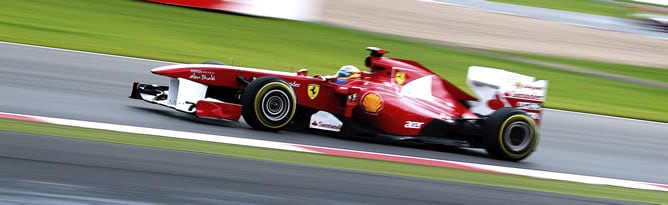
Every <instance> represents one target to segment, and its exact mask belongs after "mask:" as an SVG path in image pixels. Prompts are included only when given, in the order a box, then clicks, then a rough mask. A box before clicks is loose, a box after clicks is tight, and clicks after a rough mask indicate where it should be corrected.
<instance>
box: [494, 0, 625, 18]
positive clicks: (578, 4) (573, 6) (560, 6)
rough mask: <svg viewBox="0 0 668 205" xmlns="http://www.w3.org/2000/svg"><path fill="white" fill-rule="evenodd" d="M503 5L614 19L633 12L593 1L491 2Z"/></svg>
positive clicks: (519, 0)
mask: <svg viewBox="0 0 668 205" xmlns="http://www.w3.org/2000/svg"><path fill="white" fill-rule="evenodd" d="M490 1H496V2H501V3H509V4H518V5H524V6H533V7H541V8H548V9H557V10H564V11H573V12H580V13H588V14H596V15H603V16H613V17H628V16H629V14H630V13H631V10H629V9H628V8H625V7H624V6H622V5H617V4H612V3H605V2H597V1H591V0H490Z"/></svg>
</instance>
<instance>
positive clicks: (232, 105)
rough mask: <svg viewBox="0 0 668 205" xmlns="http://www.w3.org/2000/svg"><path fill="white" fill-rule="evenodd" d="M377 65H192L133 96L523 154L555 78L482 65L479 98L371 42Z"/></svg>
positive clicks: (211, 111)
mask: <svg viewBox="0 0 668 205" xmlns="http://www.w3.org/2000/svg"><path fill="white" fill-rule="evenodd" d="M367 50H369V51H370V52H371V54H370V55H369V56H368V57H367V58H366V59H365V65H366V66H367V67H368V68H369V69H370V71H364V72H361V73H358V78H351V79H348V80H347V81H345V82H340V81H339V80H337V79H336V78H329V77H322V76H309V75H308V74H307V72H308V71H307V70H305V69H302V70H299V71H298V72H280V71H272V70H261V69H256V68H246V67H236V66H228V65H223V64H211V63H205V64H182V65H170V66H164V67H159V68H155V69H153V70H151V72H152V73H154V74H158V75H163V76H166V77H169V78H171V80H170V82H169V86H160V85H153V84H141V83H134V84H133V89H132V94H131V96H130V98H134V99H141V100H144V101H147V102H151V103H155V104H159V105H163V106H167V107H170V108H173V109H176V110H179V111H182V112H186V113H191V114H193V115H195V116H198V117H206V118H216V119H225V120H239V119H240V118H241V117H242V116H243V119H244V121H245V122H246V123H247V124H248V125H250V126H251V127H252V128H254V129H258V130H267V131H278V130H281V129H283V128H285V127H286V126H288V125H290V124H294V123H303V124H304V127H308V128H309V129H317V130H325V131H328V132H334V133H341V134H345V135H366V136H373V137H382V138H389V139H393V140H405V141H413V142H423V143H427V144H441V145H447V146H456V147H472V148H484V149H486V150H487V152H488V153H489V154H490V155H491V156H493V157H495V158H498V159H504V160H511V161H518V160H521V159H524V158H526V157H527V156H529V154H531V152H533V151H534V149H535V147H536V145H537V143H538V134H539V132H538V129H539V126H538V125H539V124H540V119H541V109H542V108H541V107H542V104H543V102H544V99H545V92H546V88H547V82H546V81H544V80H540V81H535V79H534V78H533V77H530V76H525V75H520V74H516V73H512V72H508V71H504V70H500V69H494V68H485V67H478V66H472V67H470V68H469V71H468V81H467V83H468V85H469V86H470V87H471V89H472V90H473V91H474V92H475V93H476V95H478V97H479V98H475V97H473V96H471V95H469V94H467V93H466V92H465V91H462V90H461V89H459V88H457V87H455V86H454V85H453V84H451V83H450V82H448V81H446V80H444V79H443V78H441V77H439V76H438V75H436V74H435V73H433V72H432V71H430V70H429V69H427V68H425V67H424V66H422V65H420V64H419V63H417V62H414V61H410V60H403V59H396V58H387V57H383V55H384V54H386V53H387V51H386V50H384V49H381V48H375V47H369V48H367Z"/></svg>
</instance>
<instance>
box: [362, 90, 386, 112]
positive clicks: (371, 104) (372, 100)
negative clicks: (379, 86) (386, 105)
mask: <svg viewBox="0 0 668 205" xmlns="http://www.w3.org/2000/svg"><path fill="white" fill-rule="evenodd" d="M382 108H383V98H381V97H380V95H378V94H376V93H367V94H365V95H364V97H362V109H364V111H366V112H368V113H374V114H375V113H378V111H380V109H382Z"/></svg>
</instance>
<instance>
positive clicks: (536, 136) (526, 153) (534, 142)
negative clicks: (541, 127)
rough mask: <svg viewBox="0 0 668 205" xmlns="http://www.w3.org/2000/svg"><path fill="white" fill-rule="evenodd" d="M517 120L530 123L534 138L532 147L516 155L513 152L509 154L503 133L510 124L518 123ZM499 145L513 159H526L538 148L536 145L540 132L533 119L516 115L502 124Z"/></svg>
mask: <svg viewBox="0 0 668 205" xmlns="http://www.w3.org/2000/svg"><path fill="white" fill-rule="evenodd" d="M516 119H519V120H522V121H525V122H528V123H529V125H530V126H531V137H532V138H533V139H532V141H531V144H530V145H529V146H530V147H529V148H528V149H526V151H524V152H521V153H519V154H515V153H512V152H509V151H508V149H507V148H506V146H505V144H504V142H503V133H504V131H505V129H506V125H508V123H510V122H514V121H516ZM499 143H500V147H501V150H502V151H503V153H506V154H507V155H508V156H510V157H513V158H521V157H525V156H526V155H528V154H529V153H531V151H532V150H534V148H535V147H536V144H538V131H537V130H536V124H535V123H534V121H533V119H531V118H530V117H529V116H526V115H522V114H514V115H511V116H510V117H508V118H507V119H506V120H505V121H503V123H502V124H501V127H500V128H499Z"/></svg>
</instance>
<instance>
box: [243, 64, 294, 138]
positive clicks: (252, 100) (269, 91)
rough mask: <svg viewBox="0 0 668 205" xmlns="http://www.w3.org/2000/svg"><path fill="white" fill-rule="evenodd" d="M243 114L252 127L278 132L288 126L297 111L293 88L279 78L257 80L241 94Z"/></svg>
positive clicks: (270, 77) (267, 77)
mask: <svg viewBox="0 0 668 205" xmlns="http://www.w3.org/2000/svg"><path fill="white" fill-rule="evenodd" d="M241 105H242V106H243V107H242V109H241V114H242V116H243V117H244V120H245V121H246V123H248V125H250V126H251V127H253V128H255V129H258V130H267V131H278V130H281V129H282V128H284V127H285V126H287V125H288V124H289V123H290V122H291V121H292V118H293V117H294V115H295V111H296V110H297V97H296V95H295V93H294V91H293V90H292V87H290V85H289V84H288V83H286V82H285V81H283V80H281V79H280V78H277V77H272V76H266V77H260V78H258V79H255V80H253V81H251V82H250V84H248V86H246V88H245V89H244V91H243V93H242V94H241Z"/></svg>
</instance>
